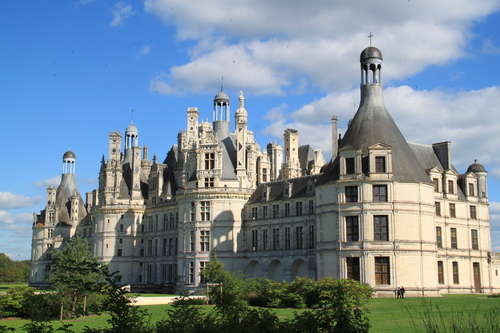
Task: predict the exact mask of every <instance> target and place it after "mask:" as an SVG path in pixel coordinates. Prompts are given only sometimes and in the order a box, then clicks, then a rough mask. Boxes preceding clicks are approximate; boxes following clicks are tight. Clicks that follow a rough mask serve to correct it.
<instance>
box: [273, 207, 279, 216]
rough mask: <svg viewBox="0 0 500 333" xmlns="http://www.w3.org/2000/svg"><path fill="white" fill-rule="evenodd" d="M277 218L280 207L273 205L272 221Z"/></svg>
mask: <svg viewBox="0 0 500 333" xmlns="http://www.w3.org/2000/svg"><path fill="white" fill-rule="evenodd" d="M278 217H280V206H279V205H273V219H277V218H278Z"/></svg>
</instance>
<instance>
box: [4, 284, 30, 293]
mask: <svg viewBox="0 0 500 333" xmlns="http://www.w3.org/2000/svg"><path fill="white" fill-rule="evenodd" d="M21 286H24V287H27V286H28V282H2V283H0V291H7V290H8V289H10V288H13V287H21Z"/></svg>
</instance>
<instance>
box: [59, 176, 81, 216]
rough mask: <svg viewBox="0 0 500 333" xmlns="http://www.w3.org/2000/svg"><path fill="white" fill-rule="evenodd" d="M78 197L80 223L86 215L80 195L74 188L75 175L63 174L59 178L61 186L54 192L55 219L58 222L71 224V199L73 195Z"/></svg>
mask: <svg viewBox="0 0 500 333" xmlns="http://www.w3.org/2000/svg"><path fill="white" fill-rule="evenodd" d="M75 194H76V195H77V196H78V206H79V209H78V220H79V221H80V220H81V219H83V218H84V217H85V216H86V215H87V209H86V208H85V204H84V202H83V199H82V197H81V196H80V193H79V192H78V189H77V187H76V182H75V175H74V174H69V173H66V174H63V175H62V178H61V184H59V187H58V188H57V191H56V208H57V209H58V216H57V219H58V221H59V222H65V223H68V224H71V221H70V219H69V217H70V210H71V197H72V196H73V195H75Z"/></svg>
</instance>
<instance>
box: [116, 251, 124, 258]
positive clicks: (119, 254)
mask: <svg viewBox="0 0 500 333" xmlns="http://www.w3.org/2000/svg"><path fill="white" fill-rule="evenodd" d="M122 254H123V250H122V249H118V253H117V256H118V257H121V256H122Z"/></svg>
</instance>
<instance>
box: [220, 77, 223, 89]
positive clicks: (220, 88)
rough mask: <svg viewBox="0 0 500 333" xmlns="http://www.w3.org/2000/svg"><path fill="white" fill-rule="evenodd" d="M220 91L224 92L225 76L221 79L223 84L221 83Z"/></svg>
mask: <svg viewBox="0 0 500 333" xmlns="http://www.w3.org/2000/svg"><path fill="white" fill-rule="evenodd" d="M220 91H224V76H223V77H222V79H221V83H220Z"/></svg>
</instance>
